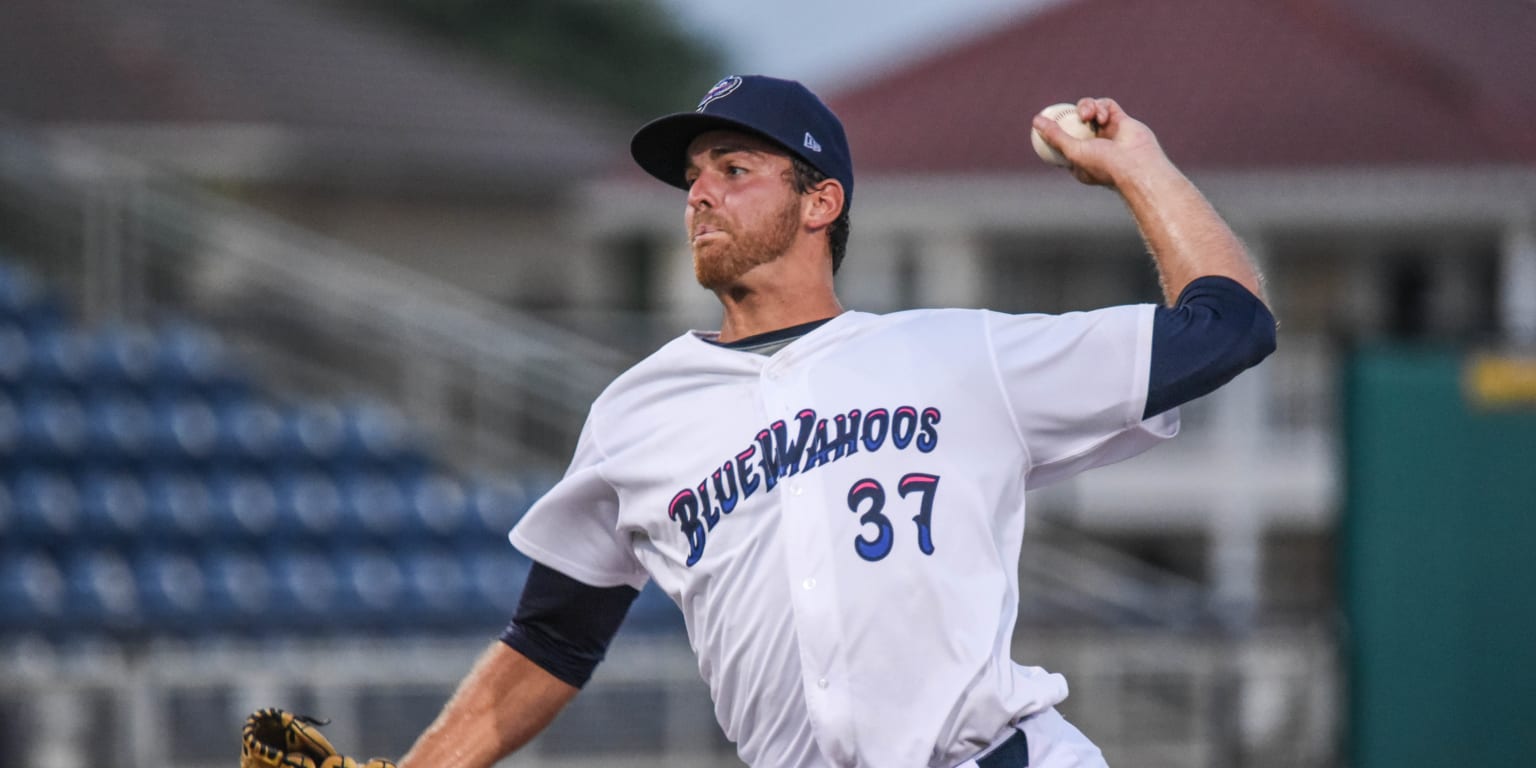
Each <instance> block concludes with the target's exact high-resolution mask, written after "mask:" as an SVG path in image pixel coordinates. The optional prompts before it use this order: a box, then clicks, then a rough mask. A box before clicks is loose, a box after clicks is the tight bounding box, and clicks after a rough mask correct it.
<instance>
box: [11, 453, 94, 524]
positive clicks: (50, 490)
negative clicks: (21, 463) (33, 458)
mask: <svg viewBox="0 0 1536 768" xmlns="http://www.w3.org/2000/svg"><path fill="white" fill-rule="evenodd" d="M11 500H12V502H13V504H14V505H15V513H16V515H15V524H14V530H15V532H16V535H17V536H18V537H20V538H23V539H32V540H47V539H55V538H63V537H67V536H70V535H72V534H74V533H75V532H76V531H77V530H78V529H79V527H80V492H79V490H78V489H76V488H75V484H74V482H72V481H71V480H70V478H69V476H68V475H66V474H64V473H63V472H58V471H54V470H47V469H35V468H31V469H23V470H21V471H20V472H19V473H18V474H17V475H16V476H15V478H14V480H13V481H12V489H11Z"/></svg>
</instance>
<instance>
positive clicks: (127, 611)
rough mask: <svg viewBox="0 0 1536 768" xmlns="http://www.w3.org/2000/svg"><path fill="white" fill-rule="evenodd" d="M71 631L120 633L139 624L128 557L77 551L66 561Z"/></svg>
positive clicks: (114, 552)
mask: <svg viewBox="0 0 1536 768" xmlns="http://www.w3.org/2000/svg"><path fill="white" fill-rule="evenodd" d="M64 573H65V580H66V582H67V583H68V585H69V604H68V610H67V615H66V616H65V622H66V624H67V626H68V629H70V630H72V631H77V632H79V631H85V632H105V633H121V632H126V631H130V630H133V629H135V628H136V627H138V626H139V625H140V624H141V623H142V619H143V616H142V614H141V612H140V609H141V607H140V605H139V591H138V586H137V584H136V582H135V581H134V578H133V568H132V567H131V566H130V565H129V562H128V558H126V557H124V556H123V554H122V553H121V552H119V551H117V550H114V549H106V548H100V549H97V548H79V549H75V550H73V551H71V552H70V553H69V554H68V555H67V556H66V560H65V565H64Z"/></svg>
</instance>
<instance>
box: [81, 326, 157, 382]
mask: <svg viewBox="0 0 1536 768" xmlns="http://www.w3.org/2000/svg"><path fill="white" fill-rule="evenodd" d="M91 342H92V343H91V347H92V349H91V365H90V373H91V379H92V383H93V384H95V385H97V386H109V387H129V388H134V389H138V390H141V391H144V390H148V389H151V388H152V387H153V386H154V382H155V377H156V375H157V374H158V373H159V370H160V366H161V359H162V358H163V357H164V354H163V353H162V352H161V350H160V340H159V337H157V336H155V334H154V333H152V332H151V331H149V330H148V329H146V328H141V327H138V326H127V325H124V326H116V327H112V328H108V329H106V330H104V331H101V332H98V333H97V334H95V336H94V337H93V338H92V339H91Z"/></svg>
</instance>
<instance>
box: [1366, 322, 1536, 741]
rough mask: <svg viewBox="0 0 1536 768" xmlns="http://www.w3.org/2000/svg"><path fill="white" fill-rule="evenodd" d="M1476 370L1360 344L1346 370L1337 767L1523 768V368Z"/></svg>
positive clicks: (1532, 417)
mask: <svg viewBox="0 0 1536 768" xmlns="http://www.w3.org/2000/svg"><path fill="white" fill-rule="evenodd" d="M1479 360H1480V358H1477V357H1474V356H1472V355H1468V354H1463V353H1462V352H1460V351H1456V350H1449V349H1423V348H1413V349H1409V348H1394V347H1376V348H1366V349H1362V350H1359V351H1357V352H1356V354H1354V355H1353V356H1352V357H1351V360H1350V362H1349V363H1348V365H1347V368H1346V372H1345V376H1346V381H1345V393H1346V394H1345V431H1344V434H1345V440H1346V446H1345V448H1346V452H1345V457H1346V473H1345V474H1346V498H1345V511H1344V517H1343V521H1342V527H1343V530H1342V534H1343V535H1342V536H1341V537H1340V540H1341V542H1342V552H1341V562H1342V565H1343V568H1342V573H1343V584H1342V592H1341V594H1342V598H1343V603H1344V608H1345V618H1346V621H1347V625H1346V627H1345V630H1344V636H1343V637H1344V644H1343V647H1344V649H1345V654H1346V655H1345V664H1346V669H1347V676H1348V681H1349V683H1348V684H1349V689H1348V695H1349V699H1350V702H1349V707H1348V712H1349V713H1350V723H1349V725H1348V729H1347V734H1348V744H1347V747H1346V754H1347V755H1348V756H1349V764H1350V766H1351V767H1352V768H1389V767H1390V768H1403V767H1405V766H1479V768H1495V767H1499V766H1508V767H1509V768H1517V767H1518V768H1531V767H1532V766H1536V398H1530V397H1528V395H1530V394H1531V392H1530V390H1531V389H1532V387H1530V384H1531V378H1532V377H1531V373H1532V371H1533V368H1532V367H1531V366H1530V365H1529V364H1528V363H1525V362H1521V361H1518V360H1517V361H1513V362H1511V361H1508V360H1505V361H1501V362H1495V363H1494V364H1492V365H1482V366H1481V367H1479V365H1480V364H1479V362H1478V361H1479ZM1483 362H1487V361H1486V360H1484V361H1483ZM1522 377H1524V378H1522ZM1488 398H1493V400H1492V401H1490V400H1489V399H1488Z"/></svg>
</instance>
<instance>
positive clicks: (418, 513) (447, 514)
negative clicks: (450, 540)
mask: <svg viewBox="0 0 1536 768" xmlns="http://www.w3.org/2000/svg"><path fill="white" fill-rule="evenodd" d="M406 490H407V494H408V496H409V498H410V501H411V512H412V515H411V519H410V526H409V527H410V528H411V529H412V530H413V531H414V532H419V533H424V534H426V535H429V536H438V537H448V536H454V535H456V534H459V533H461V532H462V531H463V529H464V526H465V524H466V523H467V522H468V518H469V503H468V498H467V497H466V496H465V494H464V486H463V484H462V483H460V482H459V481H458V480H455V479H454V478H452V477H448V476H447V475H440V474H424V475H419V476H417V477H415V478H413V479H411V480H409V481H407V487H406Z"/></svg>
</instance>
